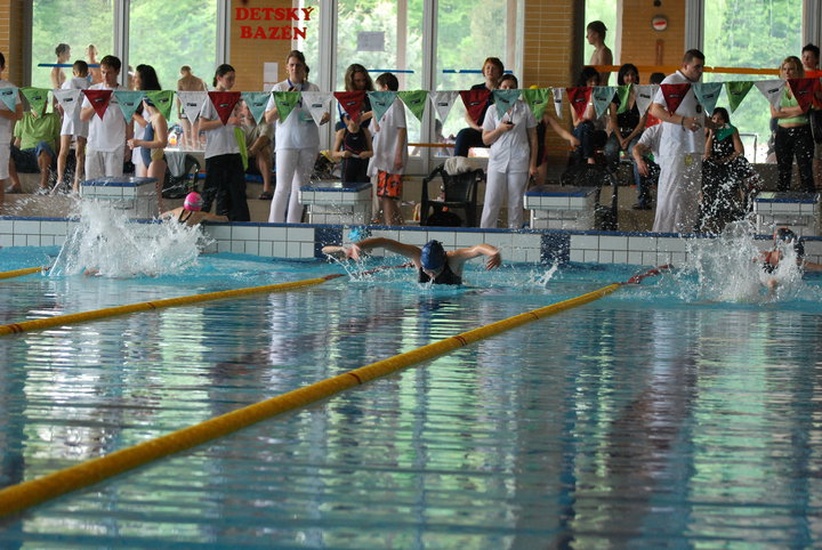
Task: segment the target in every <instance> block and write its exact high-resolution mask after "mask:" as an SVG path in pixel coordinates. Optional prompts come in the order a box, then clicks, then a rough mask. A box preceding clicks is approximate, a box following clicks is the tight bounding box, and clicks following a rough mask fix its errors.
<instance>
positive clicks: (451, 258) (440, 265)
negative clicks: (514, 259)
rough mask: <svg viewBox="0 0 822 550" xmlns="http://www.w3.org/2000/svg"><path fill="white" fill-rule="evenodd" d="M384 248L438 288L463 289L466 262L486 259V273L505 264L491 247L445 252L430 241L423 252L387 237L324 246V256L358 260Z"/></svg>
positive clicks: (496, 250) (471, 247)
mask: <svg viewBox="0 0 822 550" xmlns="http://www.w3.org/2000/svg"><path fill="white" fill-rule="evenodd" d="M375 248H384V249H385V250H389V251H391V252H394V253H396V254H400V255H401V256H405V257H406V258H408V259H409V260H411V262H412V263H413V264H414V267H415V268H416V269H417V271H418V272H419V278H418V280H419V282H420V283H428V282H431V283H433V284H435V285H461V284H462V270H463V267H465V262H467V261H468V260H471V259H473V258H477V257H479V256H486V257H487V258H488V259H487V260H486V262H485V268H486V269H494V268H497V267H499V266H500V264H501V263H502V256H501V255H500V252H499V249H498V248H497V247H495V246H491V245H490V244H485V243H482V244H478V245H474V246H469V247H467V248H458V249H456V250H451V251H449V252H446V251H445V249H444V248H443V246H442V243H441V242H439V241H433V240H432V241H428V242H427V243H426V244H425V246H423V247H422V248H420V247H419V246H414V245H411V244H404V243H401V242H399V241H395V240H393V239H386V238H384V237H372V238H369V239H364V240H362V241H359V242H356V243H352V244H350V245H346V246H324V247H323V253H325V254H328V255H329V256H335V257H344V258H350V259H354V260H359V259H360V258H361V257H362V256H363V254H364V253H365V252H368V251H369V250H373V249H375Z"/></svg>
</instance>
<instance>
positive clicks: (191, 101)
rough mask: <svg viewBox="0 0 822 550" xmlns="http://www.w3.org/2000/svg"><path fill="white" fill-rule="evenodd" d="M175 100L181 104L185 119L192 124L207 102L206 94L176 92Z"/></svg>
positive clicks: (199, 92)
mask: <svg viewBox="0 0 822 550" xmlns="http://www.w3.org/2000/svg"><path fill="white" fill-rule="evenodd" d="M177 99H179V100H180V103H181V104H182V107H183V113H184V114H185V115H186V118H187V119H188V120H189V121H191V122H194V121H195V120H197V117H198V116H200V111H201V110H202V108H203V104H204V103H205V102H206V100H208V92H206V91H197V92H177Z"/></svg>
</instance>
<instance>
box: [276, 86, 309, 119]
mask: <svg viewBox="0 0 822 550" xmlns="http://www.w3.org/2000/svg"><path fill="white" fill-rule="evenodd" d="M273 93H274V104H275V105H276V106H277V114H278V115H279V117H280V122H285V119H287V118H288V115H290V114H291V111H293V110H294V108H295V107H297V106H298V105H299V103H300V101H301V100H302V94H301V93H300V92H273Z"/></svg>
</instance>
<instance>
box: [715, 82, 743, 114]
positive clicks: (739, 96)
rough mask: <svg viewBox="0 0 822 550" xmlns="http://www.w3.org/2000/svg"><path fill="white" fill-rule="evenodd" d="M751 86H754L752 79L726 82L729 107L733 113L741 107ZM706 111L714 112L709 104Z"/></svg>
mask: <svg viewBox="0 0 822 550" xmlns="http://www.w3.org/2000/svg"><path fill="white" fill-rule="evenodd" d="M751 88H753V82H752V81H750V80H739V81H731V82H726V83H725V91H726V92H727V93H728V107H730V109H731V113H733V112H734V111H736V108H737V107H739V104H740V103H742V100H743V99H745V96H746V95H748V92H749V91H751ZM705 112H706V113H712V112H713V109H711V110H710V111H709V110H708V108H707V106H705Z"/></svg>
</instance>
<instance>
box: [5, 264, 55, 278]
mask: <svg viewBox="0 0 822 550" xmlns="http://www.w3.org/2000/svg"><path fill="white" fill-rule="evenodd" d="M48 269H49V268H48V267H42V266H40V267H24V268H22V269H13V270H11V271H2V272H0V279H12V278H14V277H22V276H23V275H31V274H32V273H42V272H43V271H48Z"/></svg>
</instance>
